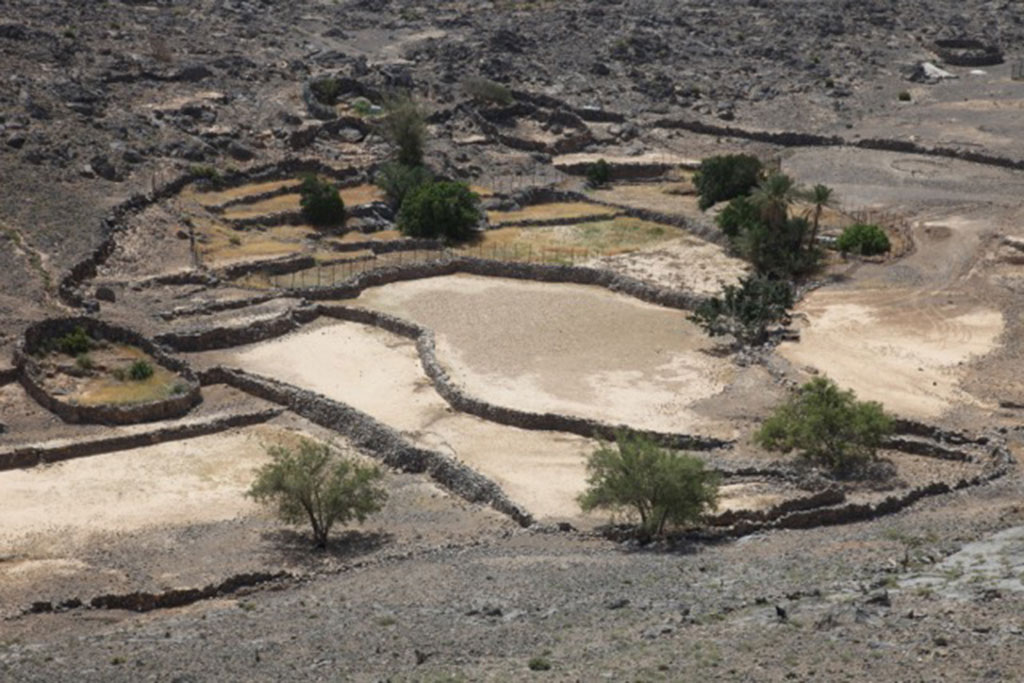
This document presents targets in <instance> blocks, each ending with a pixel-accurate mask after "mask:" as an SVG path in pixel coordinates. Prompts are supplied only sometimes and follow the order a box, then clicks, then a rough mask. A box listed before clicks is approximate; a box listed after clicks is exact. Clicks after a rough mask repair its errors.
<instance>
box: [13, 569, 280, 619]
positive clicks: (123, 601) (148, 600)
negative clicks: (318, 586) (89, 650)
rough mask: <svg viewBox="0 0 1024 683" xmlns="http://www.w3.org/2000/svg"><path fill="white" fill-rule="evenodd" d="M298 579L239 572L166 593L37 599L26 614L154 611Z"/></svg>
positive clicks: (262, 573)
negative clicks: (55, 600) (85, 610)
mask: <svg viewBox="0 0 1024 683" xmlns="http://www.w3.org/2000/svg"><path fill="white" fill-rule="evenodd" d="M292 578H295V577H294V576H292V575H291V574H289V573H288V572H285V571H279V572H274V573H271V572H250V573H247V574H236V575H234V576H232V577H229V578H227V579H225V580H224V581H221V582H220V583H216V584H210V585H208V586H205V587H203V588H174V589H171V590H168V591H164V592H162V593H141V592H137V593H126V594H113V593H112V594H107V595H98V596H96V597H95V598H93V599H91V600H89V601H88V602H85V601H83V600H81V599H79V598H70V599H68V600H64V601H63V602H60V603H58V604H56V605H54V604H53V603H52V602H46V601H41V602H34V603H32V606H31V607H29V608H28V609H27V610H25V612H24V613H25V614H44V613H47V612H64V611H67V610H70V609H78V608H80V607H85V606H86V605H88V606H89V607H91V608H92V609H123V610H128V611H131V612H151V611H153V610H157V609H170V608H173V607H184V606H185V605H191V604H193V603H196V602H199V601H200V600H209V599H211V598H216V597H219V596H222V595H231V594H232V593H236V592H238V591H239V590H242V589H244V588H254V587H256V586H260V585H262V584H266V583H272V582H276V581H282V580H285V579H292Z"/></svg>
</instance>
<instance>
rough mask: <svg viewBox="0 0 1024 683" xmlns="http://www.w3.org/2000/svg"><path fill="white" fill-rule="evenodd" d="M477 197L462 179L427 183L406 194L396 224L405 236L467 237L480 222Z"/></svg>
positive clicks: (454, 239) (462, 238)
mask: <svg viewBox="0 0 1024 683" xmlns="http://www.w3.org/2000/svg"><path fill="white" fill-rule="evenodd" d="M480 219H481V214H480V198H479V197H478V196H477V195H476V194H475V193H473V192H471V191H470V189H469V186H468V185H466V184H465V183H447V182H444V183H428V184H427V185H423V186H421V187H419V188H417V189H416V190H414V191H413V192H412V194H410V195H408V196H406V198H405V201H404V202H402V209H401V210H400V211H399V212H398V228H399V229H400V230H401V231H402V234H404V235H406V236H407V237H432V238H433V237H444V238H446V239H448V240H449V241H453V242H458V241H464V240H467V239H469V237H470V236H471V235H472V234H473V230H474V228H475V227H476V225H477V224H478V223H479V222H480Z"/></svg>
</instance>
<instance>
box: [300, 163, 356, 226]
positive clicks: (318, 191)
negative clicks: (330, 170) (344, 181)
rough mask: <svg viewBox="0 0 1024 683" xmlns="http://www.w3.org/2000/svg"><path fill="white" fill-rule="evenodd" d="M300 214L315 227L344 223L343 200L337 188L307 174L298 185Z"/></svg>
mask: <svg viewBox="0 0 1024 683" xmlns="http://www.w3.org/2000/svg"><path fill="white" fill-rule="evenodd" d="M299 194H300V195H302V199H301V200H300V202H299V204H300V205H301V206H302V215H303V216H305V218H306V220H308V221H309V222H310V223H311V224H313V225H315V226H317V227H333V226H338V225H342V224H344V223H345V202H343V201H342V199H341V195H339V194H338V188H337V187H336V186H335V185H334V184H332V183H330V182H328V181H326V180H323V179H321V178H318V177H317V176H315V175H312V174H311V175H307V176H305V177H304V178H303V179H302V184H301V185H300V186H299Z"/></svg>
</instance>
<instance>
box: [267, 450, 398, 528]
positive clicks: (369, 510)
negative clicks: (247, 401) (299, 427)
mask: <svg viewBox="0 0 1024 683" xmlns="http://www.w3.org/2000/svg"><path fill="white" fill-rule="evenodd" d="M266 451H267V454H268V455H269V456H270V458H271V462H270V463H267V464H266V465H264V466H263V467H261V468H260V469H259V471H258V472H257V473H256V480H255V481H254V482H253V484H252V486H251V487H250V488H249V491H248V494H247V495H249V496H250V497H252V498H254V499H256V500H257V501H259V502H261V503H264V504H267V505H271V506H273V507H274V508H275V509H276V511H277V515H278V517H279V518H280V519H281V521H283V522H285V523H286V524H302V523H303V522H308V523H309V524H310V527H311V528H312V531H313V541H314V543H315V545H316V547H318V548H326V547H327V538H328V535H329V534H330V532H331V529H332V528H333V527H334V526H335V525H336V524H347V523H349V522H351V521H352V520H356V521H358V522H363V521H365V520H366V518H367V517H368V516H370V515H371V514H373V513H375V512H378V511H379V510H380V509H381V508H382V507H383V506H384V502H385V501H386V500H387V492H386V491H385V490H384V489H383V488H382V487H381V484H380V482H381V479H383V477H384V475H383V473H382V472H381V471H380V469H379V468H377V467H376V466H372V465H364V464H362V463H360V462H359V461H357V460H355V459H354V458H351V457H345V456H340V455H337V454H336V453H335V452H334V449H333V448H332V447H331V445H330V444H326V443H318V442H314V441H310V440H308V439H302V440H301V441H300V442H299V445H298V448H297V449H292V448H288V447H286V446H283V445H272V446H267V447H266Z"/></svg>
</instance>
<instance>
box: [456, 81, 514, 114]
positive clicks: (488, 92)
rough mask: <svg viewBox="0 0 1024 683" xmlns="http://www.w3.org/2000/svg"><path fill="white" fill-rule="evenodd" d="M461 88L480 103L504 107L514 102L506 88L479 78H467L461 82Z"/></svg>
mask: <svg viewBox="0 0 1024 683" xmlns="http://www.w3.org/2000/svg"><path fill="white" fill-rule="evenodd" d="M462 88H463V90H465V91H466V94H467V95H469V96H470V97H472V98H474V99H476V100H479V101H481V102H491V103H493V104H498V105H501V106H503V107H505V106H508V105H510V104H512V103H513V102H514V101H515V98H514V97H513V96H512V92H511V91H510V90H509V89H508V88H506V87H505V86H503V85H502V84H501V83H495V82H494V81H492V80H490V79H489V78H483V77H481V76H472V77H470V78H467V79H466V80H464V81H463V82H462Z"/></svg>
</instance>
